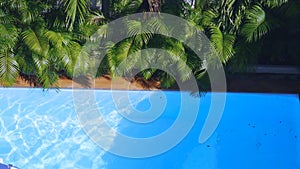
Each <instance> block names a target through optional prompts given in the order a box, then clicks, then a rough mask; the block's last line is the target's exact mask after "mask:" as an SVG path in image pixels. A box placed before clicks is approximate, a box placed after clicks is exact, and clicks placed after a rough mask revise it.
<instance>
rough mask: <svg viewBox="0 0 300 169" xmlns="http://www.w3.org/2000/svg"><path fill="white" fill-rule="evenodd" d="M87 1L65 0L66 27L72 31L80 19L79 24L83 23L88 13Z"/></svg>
mask: <svg viewBox="0 0 300 169" xmlns="http://www.w3.org/2000/svg"><path fill="white" fill-rule="evenodd" d="M87 6H88V1H87V0H64V7H65V12H66V14H67V17H66V27H67V28H68V30H70V31H72V30H73V28H74V24H75V21H76V20H77V19H78V22H79V24H81V23H83V22H84V20H85V17H86V14H87V13H88V10H87V9H88V7H87Z"/></svg>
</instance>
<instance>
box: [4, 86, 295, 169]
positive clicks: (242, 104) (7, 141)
mask: <svg viewBox="0 0 300 169" xmlns="http://www.w3.org/2000/svg"><path fill="white" fill-rule="evenodd" d="M119 92H122V91H119ZM153 94H155V91H130V98H131V100H132V101H133V103H132V104H133V105H134V106H135V108H136V109H139V110H140V111H146V110H147V109H149V107H150V106H151V105H150V104H149V102H148V99H149V97H150V96H151V95H153ZM164 95H165V99H167V100H168V102H167V104H166V106H165V112H164V115H162V116H161V117H159V118H158V119H156V120H155V122H153V123H150V124H141V125H139V126H138V127H136V126H132V124H131V123H129V122H128V121H126V120H123V119H122V117H121V116H119V115H118V113H117V112H116V111H115V107H114V105H113V101H112V99H111V91H108V90H107V91H106V90H96V91H95V96H96V100H97V105H98V108H99V110H101V112H103V113H104V116H105V118H106V119H107V120H108V121H109V122H110V125H111V127H114V128H116V129H118V130H119V131H121V132H122V133H124V134H126V135H131V136H135V137H141V138H143V137H150V136H153V135H156V134H158V133H161V132H163V131H164V130H166V129H168V128H169V127H170V126H171V125H172V123H173V122H174V120H175V119H176V112H177V110H178V109H179V107H178V106H179V105H180V104H179V103H180V101H181V99H182V98H180V92H176V91H166V92H164ZM185 97H193V96H190V95H188V94H186V95H185ZM210 98H211V94H210V93H207V94H205V95H203V96H202V97H201V106H200V111H199V114H198V117H197V119H196V122H195V125H194V126H193V128H192V129H191V131H190V132H189V134H188V135H187V136H186V137H185V138H184V139H183V140H182V141H181V142H180V143H179V144H178V145H177V146H176V147H174V148H172V149H171V150H169V151H167V152H165V153H163V154H160V155H158V156H155V157H150V158H141V159H133V158H125V157H120V156H116V155H113V154H111V153H108V152H106V151H104V150H102V149H101V148H100V147H99V146H97V144H95V143H94V142H93V141H91V140H90V139H89V137H88V136H87V135H86V134H85V132H84V131H83V129H81V128H80V125H79V122H78V119H77V115H76V113H75V108H74V103H73V94H72V90H71V89H70V90H68V89H62V90H60V91H57V90H52V89H50V90H48V91H45V92H44V91H42V90H41V89H23V88H0V125H1V128H0V158H3V159H4V161H5V162H7V163H12V164H14V165H15V166H18V167H20V168H21V169H26V168H49V169H54V168H55V169H57V168H62V169H68V168H78V169H81V168H82V169H86V168H91V169H121V168H130V169H140V168H147V169H148V168H149V169H153V168H155V169H165V168H169V169H241V168H243V169H254V168H255V169H298V168H300V105H299V98H298V95H293V94H246V93H227V100H226V106H225V110H224V113H223V117H222V120H221V122H220V124H219V126H218V128H217V129H216V131H215V132H214V134H213V135H212V136H211V137H210V138H209V140H208V141H206V142H205V143H203V144H199V142H198V137H199V133H200V132H201V128H202V126H203V123H204V120H205V118H206V116H207V112H208V110H209V106H210V104H211V103H210V100H211V99H210ZM190 106H193V105H190ZM186 113H188V112H186ZM125 166H126V167H125Z"/></svg>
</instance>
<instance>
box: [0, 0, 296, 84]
mask: <svg viewBox="0 0 300 169" xmlns="http://www.w3.org/2000/svg"><path fill="white" fill-rule="evenodd" d="M0 7H1V8H0V83H1V84H2V85H4V86H10V85H13V84H14V83H15V81H16V80H17V78H18V77H22V78H25V79H27V80H28V79H29V80H30V82H32V83H34V85H36V86H43V87H45V88H47V87H51V86H54V85H55V84H56V81H57V80H58V79H59V77H61V76H64V77H67V78H73V77H74V76H80V75H85V74H86V73H88V72H87V71H86V70H85V69H84V68H82V71H80V72H74V67H75V63H78V62H80V61H81V62H86V61H87V60H89V59H90V58H89V57H90V56H89V55H85V56H82V55H81V54H80V52H82V50H83V46H85V44H86V43H87V42H88V41H90V40H91V37H92V35H93V34H94V33H95V32H97V30H98V29H99V28H103V26H105V24H106V23H109V22H110V21H113V20H115V19H118V18H120V17H122V16H126V15H129V14H134V13H137V12H149V11H150V12H157V13H160V12H164V13H169V14H172V15H176V16H178V17H181V18H183V19H186V20H188V21H190V22H192V23H194V24H195V25H196V26H197V27H198V28H199V29H200V30H202V31H203V32H204V33H205V34H206V35H207V37H208V38H209V40H210V41H211V42H212V44H213V46H214V48H215V49H216V51H217V53H218V55H219V57H220V60H221V61H222V63H223V64H224V66H225V67H226V68H228V69H230V70H232V71H241V70H242V69H243V68H246V67H247V66H248V65H251V64H256V63H264V64H273V63H275V64H299V65H300V59H299V56H298V54H299V53H300V51H299V50H300V49H299V48H298V47H297V45H298V44H299V33H300V32H299V31H300V25H299V22H298V21H299V19H300V3H299V1H298V0H226V1H220V0H46V1H42V0H10V1H7V0H0ZM149 22H152V23H151V25H155V26H156V28H157V29H159V30H158V31H162V32H163V31H168V30H169V29H168V25H166V24H164V23H160V22H157V21H156V20H155V19H152V20H150V21H149ZM140 24H141V23H139V22H137V21H130V20H129V21H128V22H127V23H126V29H127V30H130V31H128V32H129V33H131V37H129V38H127V39H125V40H123V41H121V42H119V43H117V44H112V43H108V44H106V45H105V46H106V47H107V49H106V51H107V53H106V55H105V58H104V59H103V61H102V62H101V65H100V67H99V69H98V70H97V74H96V75H95V76H102V75H104V74H111V75H112V76H114V75H115V74H116V72H115V68H116V67H117V66H118V65H119V64H120V63H121V62H122V61H123V60H124V59H126V58H128V57H129V56H130V55H132V54H134V53H136V52H137V51H139V50H142V49H146V48H162V49H164V50H166V51H168V52H169V53H172V54H173V55H175V56H177V57H180V59H182V60H184V61H185V62H186V64H187V65H189V67H190V68H191V70H192V71H193V72H192V73H193V76H195V77H197V79H198V80H199V83H200V84H203V86H205V84H207V75H206V70H205V68H204V67H203V61H202V60H199V58H197V57H196V56H195V53H194V52H193V51H191V49H189V48H188V47H187V46H186V45H185V44H183V43H181V42H179V41H177V40H175V39H172V38H168V37H166V36H162V35H157V34H153V33H152V32H140V31H138V29H137V28H138V26H139V25H140ZM183 30H184V29H183ZM115 31H118V30H115ZM98 33H99V32H98ZM102 33H103V34H104V33H105V32H102ZM184 33H185V34H187V35H188V34H190V33H191V32H188V31H186V32H184ZM100 35H101V32H100ZM145 55H147V54H145ZM175 59H176V58H175ZM162 62H164V63H165V64H164V65H165V66H166V67H167V66H168V65H170V64H172V61H170V60H169V61H167V60H164V61H162ZM177 66H178V70H179V71H180V70H182V69H180V65H177ZM127 69H128V71H129V72H130V67H128V68H127ZM180 74H181V75H182V77H181V79H182V81H185V80H186V79H188V78H190V76H191V74H187V73H186V72H185V71H184V70H182V72H181V73H180ZM134 78H142V79H145V80H149V79H156V80H159V81H160V82H161V87H163V88H169V87H172V86H174V84H176V82H175V80H174V78H173V77H172V76H170V75H169V74H168V73H167V72H164V71H162V70H158V69H154V68H153V69H147V70H143V71H142V72H140V73H138V74H137V75H135V76H134Z"/></svg>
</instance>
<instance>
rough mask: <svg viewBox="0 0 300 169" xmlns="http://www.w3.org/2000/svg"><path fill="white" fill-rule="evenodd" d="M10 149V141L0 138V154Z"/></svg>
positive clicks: (4, 153) (6, 152)
mask: <svg viewBox="0 0 300 169" xmlns="http://www.w3.org/2000/svg"><path fill="white" fill-rule="evenodd" d="M11 150H12V146H11V145H10V143H9V142H8V141H7V140H5V139H3V138H0V155H6V154H8V153H9V152H10V151H11Z"/></svg>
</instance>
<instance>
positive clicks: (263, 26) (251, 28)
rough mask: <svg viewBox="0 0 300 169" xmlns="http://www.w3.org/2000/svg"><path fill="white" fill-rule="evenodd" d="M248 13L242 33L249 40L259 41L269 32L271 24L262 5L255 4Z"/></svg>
mask: <svg viewBox="0 0 300 169" xmlns="http://www.w3.org/2000/svg"><path fill="white" fill-rule="evenodd" d="M246 14H247V17H246V20H245V24H244V25H243V26H242V29H241V33H242V35H244V36H245V37H246V39H247V41H248V42H253V41H257V40H258V39H260V38H261V37H262V36H263V35H265V34H267V33H268V32H269V30H270V26H269V24H268V22H267V18H266V13H265V11H264V9H263V8H262V7H261V6H259V5H254V6H253V7H252V8H251V9H250V10H248V11H247V12H246Z"/></svg>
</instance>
